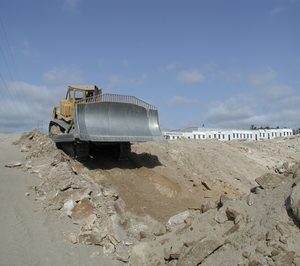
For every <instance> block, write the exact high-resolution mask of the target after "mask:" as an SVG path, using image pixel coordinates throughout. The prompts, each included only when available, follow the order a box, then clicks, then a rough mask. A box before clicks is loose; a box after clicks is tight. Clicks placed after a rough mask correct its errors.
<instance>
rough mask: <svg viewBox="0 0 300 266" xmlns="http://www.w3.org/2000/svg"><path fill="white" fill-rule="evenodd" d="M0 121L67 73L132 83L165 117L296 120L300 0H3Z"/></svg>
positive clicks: (164, 122)
mask: <svg viewBox="0 0 300 266" xmlns="http://www.w3.org/2000/svg"><path fill="white" fill-rule="evenodd" d="M0 19H1V24H0V92H1V95H2V97H1V99H0V130H1V131H22V130H28V129H30V128H32V127H33V126H36V125H37V124H38V123H41V122H40V121H43V123H44V125H46V124H47V123H48V120H49V118H50V115H51V112H52V106H53V105H54V104H56V103H58V101H59V99H60V97H63V95H64V94H65V89H66V87H67V86H68V85H70V84H97V85H99V86H101V87H103V90H104V92H113V93H119V94H129V95H135V96H137V97H139V98H141V99H143V100H146V101H148V102H150V103H152V104H154V105H156V106H157V107H158V108H159V111H160V120H161V127H162V128H163V129H174V128H182V127H186V126H197V125H198V126H201V125H202V124H205V126H206V127H226V128H230V127H239V128H249V126H250V125H251V124H255V125H257V126H261V125H262V126H264V125H269V126H287V127H294V128H298V127H300V75H299V74H300V48H299V47H300V31H299V28H300V0H252V1H241V0H228V1H225V0H223V1H222V0H219V1H217V0H206V1H205V0H198V1H193V0H190V1H178V0H161V1H155V0H151V1H143V0H139V1H130V0H128V1H126V0H122V1H121V0H119V1H116V0H110V1H96V0H86V1H83V0H53V1H46V0H28V1H21V0H19V1H17V0H10V1H4V0H2V1H0Z"/></svg>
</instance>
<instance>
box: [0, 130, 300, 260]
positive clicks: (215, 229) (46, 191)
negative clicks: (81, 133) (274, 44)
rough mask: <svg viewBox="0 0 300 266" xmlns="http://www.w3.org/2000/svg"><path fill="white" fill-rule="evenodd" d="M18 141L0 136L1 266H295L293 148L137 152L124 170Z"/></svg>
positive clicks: (210, 146) (172, 146) (109, 161)
mask: <svg viewBox="0 0 300 266" xmlns="http://www.w3.org/2000/svg"><path fill="white" fill-rule="evenodd" d="M15 138H16V136H15V137H8V136H7V135H2V136H0V149H1V156H0V161H1V173H2V175H1V178H2V179H3V180H1V181H2V184H3V185H2V186H1V194H0V195H1V199H2V201H1V204H2V205H3V206H2V208H1V209H2V210H5V211H4V213H3V215H2V216H1V225H2V226H1V235H0V237H1V245H0V252H1V254H4V256H3V258H4V259H3V264H5V265H20V264H22V265H24V264H25V265H54V264H55V265H94V264H95V265H96V264H97V265H117V264H118V263H120V264H122V265H128V263H129V265H131V266H140V265H148V266H152V265H178V266H183V265H184V266H186V265H198V264H201V265H228V266H231V265H278V266H279V265H291V266H292V265H300V256H299V255H298V254H300V250H299V248H298V247H300V235H299V229H298V224H297V223H295V222H294V218H293V216H291V212H290V211H291V209H290V207H289V206H290V205H289V204H292V201H291V200H290V195H291V193H292V189H293V190H294V188H295V184H298V183H300V166H299V161H300V141H299V138H298V137H293V138H290V139H283V138H282V139H275V140H270V141H261V142H220V141H193V140H190V141H189V140H180V141H174V142H168V141H167V142H164V143H159V144H157V143H143V144H134V145H132V152H131V154H130V155H129V158H128V159H127V160H122V161H118V160H116V159H114V158H110V157H109V153H108V154H104V153H101V154H99V153H96V152H95V151H93V150H91V153H90V158H89V159H87V160H85V161H77V160H74V159H72V158H70V157H69V156H67V155H66V154H64V152H63V151H61V150H58V149H57V148H56V146H55V144H54V143H53V142H52V140H51V139H49V137H48V136H46V135H44V134H42V133H41V132H39V131H37V130H33V131H32V132H28V133H26V134H23V135H22V137H21V138H20V139H19V140H18V141H17V142H15V144H16V145H11V142H12V141H13V139H15ZM19 151H20V152H19ZM11 161H13V162H17V161H21V162H22V163H23V165H22V166H21V167H19V168H10V169H9V168H5V167H3V165H5V164H6V163H8V162H11ZM29 173H35V175H29ZM33 186H35V187H34V189H33ZM296 187H297V186H296ZM250 191H251V192H250ZM26 192H30V195H29V196H26V195H25V194H26ZM295 202H296V201H295ZM299 213H300V211H299ZM2 232H3V233H2ZM70 235H72V236H73V237H72V238H70ZM74 240H75V241H74ZM71 242H72V243H75V244H71ZM78 243H81V245H79V244H78ZM82 244H87V245H89V246H83V245H82ZM104 254H109V255H104ZM224 259H226V260H224ZM1 262H2V261H1Z"/></svg>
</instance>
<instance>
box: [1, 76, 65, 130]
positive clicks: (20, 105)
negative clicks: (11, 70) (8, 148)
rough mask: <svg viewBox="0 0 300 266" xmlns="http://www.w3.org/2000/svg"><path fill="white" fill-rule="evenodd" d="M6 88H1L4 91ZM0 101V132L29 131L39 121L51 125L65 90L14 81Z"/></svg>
mask: <svg viewBox="0 0 300 266" xmlns="http://www.w3.org/2000/svg"><path fill="white" fill-rule="evenodd" d="M2 89H4V88H0V91H2ZM5 89H6V90H5V92H6V93H5V94H4V96H3V97H1V99H0V131H21V130H29V129H32V128H33V127H36V126H37V121H43V122H44V125H45V126H46V125H47V124H48V123H49V120H50V117H51V114H52V109H53V107H54V106H56V105H58V103H59V100H60V99H61V98H62V97H63V96H64V95H65V90H64V89H63V88H59V87H54V88H49V87H46V86H38V85H34V84H29V83H26V82H23V81H14V82H11V83H9V84H8V86H7V88H5Z"/></svg>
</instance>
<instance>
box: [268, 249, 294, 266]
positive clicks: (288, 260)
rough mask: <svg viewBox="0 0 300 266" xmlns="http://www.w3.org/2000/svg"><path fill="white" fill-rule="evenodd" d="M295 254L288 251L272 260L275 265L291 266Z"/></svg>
mask: <svg viewBox="0 0 300 266" xmlns="http://www.w3.org/2000/svg"><path fill="white" fill-rule="evenodd" d="M294 257H295V252H294V251H290V252H287V253H285V254H282V255H278V256H274V258H273V260H274V262H275V263H276V265H284V266H291V265H292V264H293V261H294Z"/></svg>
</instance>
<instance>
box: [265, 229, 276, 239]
mask: <svg viewBox="0 0 300 266" xmlns="http://www.w3.org/2000/svg"><path fill="white" fill-rule="evenodd" d="M274 239H275V235H274V232H273V231H268V232H267V233H266V241H271V240H274Z"/></svg>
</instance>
